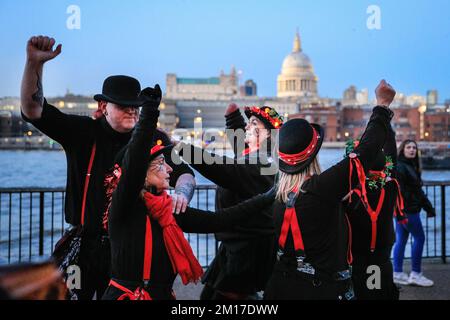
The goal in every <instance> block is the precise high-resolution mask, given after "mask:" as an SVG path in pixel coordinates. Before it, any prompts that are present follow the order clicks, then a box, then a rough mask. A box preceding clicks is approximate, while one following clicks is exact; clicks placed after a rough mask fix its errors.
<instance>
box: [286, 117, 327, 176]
mask: <svg viewBox="0 0 450 320" xmlns="http://www.w3.org/2000/svg"><path fill="white" fill-rule="evenodd" d="M324 135H325V134H324V129H323V128H322V127H321V126H320V125H318V124H313V123H311V124H310V123H309V122H308V121H306V120H304V119H292V120H289V121H288V122H286V123H285V124H283V126H282V127H281V129H280V133H279V146H278V156H279V160H280V161H279V168H280V170H281V171H282V172H285V173H288V174H297V173H300V172H302V171H303V170H305V169H306V168H307V167H308V166H309V165H310V164H311V162H312V161H313V160H314V158H315V157H316V155H317V153H318V152H319V150H320V147H321V146H322V142H323V138H324Z"/></svg>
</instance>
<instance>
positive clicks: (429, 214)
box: [426, 207, 436, 218]
mask: <svg viewBox="0 0 450 320" xmlns="http://www.w3.org/2000/svg"><path fill="white" fill-rule="evenodd" d="M426 212H427V218H434V217H436V210H435V209H434V208H433V207H431V208H429V209H427V210H426Z"/></svg>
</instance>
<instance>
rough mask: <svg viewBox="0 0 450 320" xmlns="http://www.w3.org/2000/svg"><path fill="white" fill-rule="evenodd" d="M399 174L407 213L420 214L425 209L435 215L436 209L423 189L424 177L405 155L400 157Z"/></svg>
mask: <svg viewBox="0 0 450 320" xmlns="http://www.w3.org/2000/svg"><path fill="white" fill-rule="evenodd" d="M397 174H398V180H399V182H400V186H401V189H402V195H403V200H404V202H405V212H406V213H419V212H420V210H422V209H424V210H425V211H426V212H427V213H434V208H433V206H432V205H431V202H430V200H428V198H427V196H426V194H425V192H424V191H423V189H422V186H423V182H422V177H421V175H420V173H419V171H418V170H417V169H415V167H414V164H413V162H412V161H411V160H409V159H406V158H405V157H404V156H403V155H400V156H399V159H398V164H397Z"/></svg>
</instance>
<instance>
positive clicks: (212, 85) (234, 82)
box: [165, 67, 239, 100]
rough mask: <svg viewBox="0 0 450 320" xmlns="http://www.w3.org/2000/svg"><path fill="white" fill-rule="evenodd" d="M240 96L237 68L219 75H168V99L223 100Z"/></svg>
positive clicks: (166, 94)
mask: <svg viewBox="0 0 450 320" xmlns="http://www.w3.org/2000/svg"><path fill="white" fill-rule="evenodd" d="M237 96H239V83H238V77H237V73H236V69H235V68H234V67H233V68H232V69H231V73H230V74H228V75H227V74H225V73H223V71H222V72H221V73H220V76H219V77H210V78H180V77H177V75H176V74H174V73H169V74H167V76H166V92H165V97H166V98H167V99H180V100H222V99H229V98H232V97H237Z"/></svg>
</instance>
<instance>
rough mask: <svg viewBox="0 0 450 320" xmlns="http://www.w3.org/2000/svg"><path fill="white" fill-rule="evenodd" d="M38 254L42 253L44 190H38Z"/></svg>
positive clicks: (41, 254)
mask: <svg viewBox="0 0 450 320" xmlns="http://www.w3.org/2000/svg"><path fill="white" fill-rule="evenodd" d="M39 255H40V256H43V255H44V192H42V191H41V192H39Z"/></svg>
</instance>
